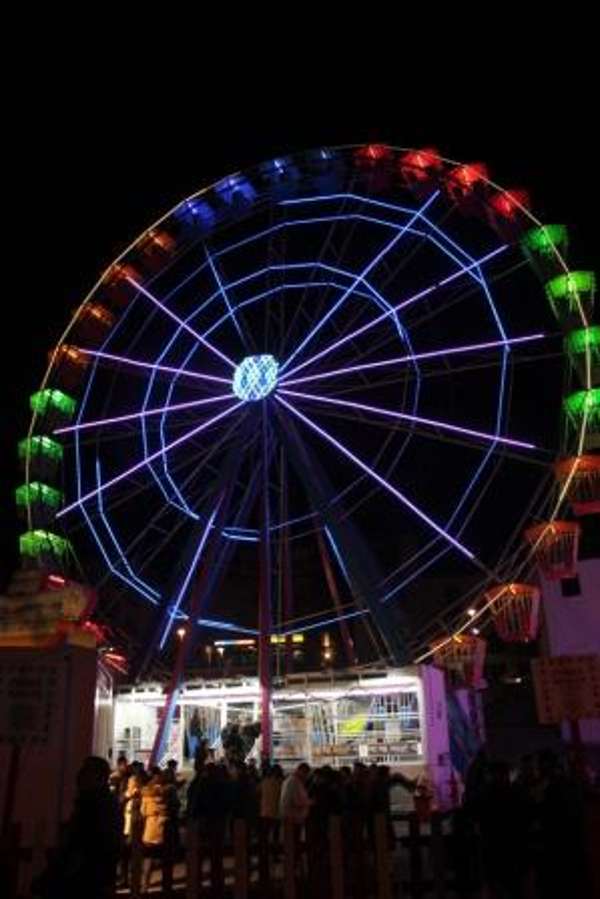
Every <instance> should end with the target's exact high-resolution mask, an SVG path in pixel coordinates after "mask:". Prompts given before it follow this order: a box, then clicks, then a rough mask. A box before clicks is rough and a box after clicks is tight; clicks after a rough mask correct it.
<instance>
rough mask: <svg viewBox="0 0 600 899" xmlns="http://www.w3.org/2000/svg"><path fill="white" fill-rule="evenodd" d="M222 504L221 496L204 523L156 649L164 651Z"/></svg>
mask: <svg viewBox="0 0 600 899" xmlns="http://www.w3.org/2000/svg"><path fill="white" fill-rule="evenodd" d="M222 502H223V496H221V497H220V498H219V499H218V501H217V504H216V506H215V508H214V509H213V511H212V514H211V515H210V517H209V519H208V521H207V522H206V525H205V527H204V530H203V531H202V533H201V535H200V539H199V541H198V544H197V546H196V550H195V552H194V556H193V558H192V561H191V563H190V567H189V568H188V570H187V572H186V574H185V577H184V578H183V582H182V584H181V587H180V589H179V592H178V594H177V596H176V597H175V602H174V603H173V605H172V606H171V608H170V609H169V614H168V616H167V620H166V623H165V626H164V628H163V630H162V633H161V636H160V640H159V643H158V648H159V649H160V650H162V649H164V646H165V643H166V642H167V638H168V636H169V634H170V633H171V630H172V628H173V623H174V621H175V619H176V618H177V616H178V613H179V609H180V608H181V604H182V602H183V600H184V598H185V595H186V593H187V589H188V587H189V585H190V581H191V579H192V577H193V575H194V572H195V571H196V570H197V568H198V565H199V562H200V559H201V557H202V553H203V552H204V548H205V546H206V541H207V540H208V536H209V534H210V532H211V530H212V526H213V522H214V520H215V518H216V516H217V512H218V511H219V508H220V506H221V503H222Z"/></svg>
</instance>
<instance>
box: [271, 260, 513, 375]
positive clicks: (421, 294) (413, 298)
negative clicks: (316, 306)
mask: <svg viewBox="0 0 600 899" xmlns="http://www.w3.org/2000/svg"><path fill="white" fill-rule="evenodd" d="M506 248H507V244H504V245H502V246H500V247H496V248H495V249H494V250H492V251H491V252H489V253H486V254H485V256H482V257H481V258H480V259H478V260H476V261H475V262H473V263H470V264H469V265H465V266H462V267H461V268H460V269H459V270H458V271H456V272H453V273H452V274H451V275H448V276H447V277H446V278H442V280H441V281H436V282H435V283H433V284H430V285H429V287H426V288H424V289H423V290H419V291H418V292H417V293H415V294H413V295H412V296H410V297H408V299H406V300H403V301H402V302H401V303H398V305H396V306H393V307H392V308H391V309H389V310H387V311H385V312H383V313H382V314H381V315H378V316H377V317H376V318H374V319H372V320H371V321H370V322H367V323H366V324H365V325H362V326H361V327H360V328H357V329H356V330H355V331H351V332H350V334H346V335H345V336H344V337H342V338H340V339H339V340H336V341H334V342H333V343H331V344H329V346H327V347H325V348H324V349H323V350H321V351H320V352H318V353H315V355H314V356H311V357H310V358H309V359H306V360H305V361H304V362H301V363H300V365H297V366H296V367H295V368H293V369H292V370H291V371H289V372H288V378H289V377H290V376H291V375H295V374H296V373H297V372H299V371H301V370H302V369H304V368H306V367H307V366H309V365H313V364H314V363H315V362H316V361H317V360H318V359H322V358H323V356H327V355H329V353H332V352H333V351H334V350H337V349H339V348H340V347H341V346H343V345H344V344H346V343H348V341H350V340H353V339H355V338H356V337H359V336H360V335H362V334H364V333H365V332H366V331H369V330H370V329H371V328H374V327H375V326H376V325H379V324H381V322H383V321H385V320H386V319H387V318H389V316H391V315H394V314H395V313H397V312H400V311H401V310H402V309H405V308H407V307H408V306H411V305H412V304H414V303H417V302H418V301H419V300H421V299H423V297H426V296H429V294H431V293H433V292H434V291H436V290H439V288H440V287H445V286H446V285H447V284H450V283H451V282H452V281H455V280H456V279H457V278H460V277H461V275H464V274H465V273H467V272H468V271H469V270H471V269H473V268H477V267H479V266H480V265H482V264H483V263H484V262H488V261H489V260H490V259H494V258H495V257H496V256H498V254H499V253H502V252H503V251H504V250H505V249H506ZM288 361H289V360H288ZM281 370H283V366H282V369H281Z"/></svg>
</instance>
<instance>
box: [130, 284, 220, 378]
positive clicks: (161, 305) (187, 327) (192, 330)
mask: <svg viewBox="0 0 600 899" xmlns="http://www.w3.org/2000/svg"><path fill="white" fill-rule="evenodd" d="M127 281H128V282H129V283H130V284H131V286H132V287H135V289H136V290H138V291H139V292H140V293H141V294H142V295H143V296H145V297H147V298H148V299H149V300H151V302H153V303H154V304H155V305H156V306H158V308H159V309H161V310H162V311H163V312H164V313H165V315H168V316H169V318H171V319H172V320H173V321H174V322H176V323H177V324H178V325H179V327H180V328H183V329H184V330H185V331H187V332H188V333H189V334H191V335H192V337H195V338H196V340H197V341H198V342H199V343H201V344H202V346H204V347H206V349H207V350H210V351H211V353H213V354H214V355H215V356H218V357H219V359H221V361H222V362H225V363H226V364H227V365H229V366H230V367H231V368H235V362H233V360H232V359H230V358H229V356H226V355H225V353H222V352H221V350H219V349H217V347H216V346H213V344H212V343H211V342H210V341H209V340H207V339H206V338H205V337H203V336H202V334H199V333H198V331H196V330H195V328H192V326H191V325H190V324H188V322H186V321H185V319H183V318H180V317H179V316H178V315H176V313H175V312H173V311H172V310H171V309H169V307H168V306H165V304H164V303H161V301H160V300H159V299H158V297H155V296H154V294H152V293H150V291H149V290H146V288H145V287H142V285H141V284H138V282H137V281H136V280H135V278H131V277H130V276H129V275H128V276H127Z"/></svg>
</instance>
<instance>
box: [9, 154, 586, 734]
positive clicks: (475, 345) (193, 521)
mask: <svg viewBox="0 0 600 899" xmlns="http://www.w3.org/2000/svg"><path fill="white" fill-rule="evenodd" d="M566 244H567V233H566V229H565V228H564V227H563V226H555V225H551V226H543V225H542V224H541V223H540V222H539V221H538V220H537V219H536V218H535V217H534V216H533V214H532V213H531V211H530V208H529V198H528V196H527V194H526V193H525V192H524V191H523V190H503V189H502V188H500V187H499V186H498V185H497V184H495V183H494V182H493V181H492V180H491V179H490V177H489V174H488V171H487V168H486V166H485V165H484V164H482V163H469V164H462V163H459V162H455V161H452V160H448V159H445V158H443V157H442V156H440V154H439V153H438V152H437V151H436V150H434V149H431V148H428V149H423V150H408V149H400V148H392V147H388V146H383V145H367V146H351V147H343V148H336V149H318V150H315V151H311V152H306V153H301V154H294V155H292V156H289V157H285V158H281V159H275V160H272V161H269V162H267V163H264V164H261V165H259V166H257V167H255V168H253V169H251V170H249V171H247V172H240V173H235V174H234V175H231V176H229V177H227V178H224V179H223V180H220V181H218V182H217V183H215V184H213V185H212V186H210V187H208V188H205V189H203V190H201V191H199V192H198V193H196V194H193V195H192V196H190V197H188V198H186V199H185V200H183V201H182V202H181V203H179V204H178V205H177V206H175V207H174V208H173V209H171V210H170V211H169V212H168V213H166V214H165V215H164V216H163V217H162V218H161V219H160V220H159V221H157V222H156V223H154V224H153V225H152V226H151V227H150V228H148V229H147V230H146V231H144V233H143V234H142V235H141V236H140V237H139V238H138V239H137V240H136V241H134V243H132V244H131V245H130V246H129V247H128V248H127V249H126V250H125V251H124V252H123V253H122V254H121V256H120V257H119V258H118V259H117V260H116V261H115V262H114V263H112V264H111V265H110V266H109V267H108V268H107V269H106V271H104V272H103V273H102V276H101V277H100V279H99V281H98V282H97V283H96V284H95V286H94V288H93V289H92V290H91V291H90V293H89V295H88V296H87V297H86V298H85V300H84V301H83V302H82V303H81V305H80V306H79V308H78V309H77V311H76V312H75V314H74V316H73V319H72V321H71V322H70V324H69V325H68V327H67V329H66V330H65V332H64V334H63V335H62V337H61V340H60V341H59V343H58V345H57V346H56V348H55V349H54V350H53V351H52V353H51V358H50V365H49V368H48V371H47V373H46V376H45V378H44V381H43V384H42V385H41V388H40V390H39V391H38V392H37V393H36V394H34V396H33V397H32V409H33V418H32V423H31V428H30V432H29V435H28V437H27V438H26V439H25V440H24V441H22V443H21V444H20V454H21V456H22V459H23V465H24V471H25V481H24V484H23V485H22V487H21V488H19V491H20V493H19V491H17V501H18V502H19V504H20V507H21V508H22V510H23V513H24V516H25V517H26V519H27V530H26V532H25V533H24V534H23V536H22V537H21V552H22V555H23V557H24V559H25V560H26V562H27V564H31V565H45V566H46V567H54V568H56V567H57V566H58V567H60V568H61V569H62V570H66V571H69V570H70V571H73V570H74V569H76V567H77V565H78V564H81V565H82V567H83V570H84V571H85V572H86V576H87V577H88V578H89V580H90V581H91V582H92V583H93V584H94V585H95V586H97V587H98V588H99V592H100V596H101V601H100V612H101V613H102V609H103V608H104V611H105V613H106V614H107V615H108V617H110V614H111V613H112V612H113V611H114V613H115V614H117V612H118V608H119V607H120V606H123V605H126V606H127V607H128V608H129V609H132V610H133V612H130V615H129V621H130V625H129V626H130V630H133V631H134V634H135V637H136V638H137V640H138V644H139V645H138V649H139V650H140V652H141V656H142V657H143V662H142V663H141V664H145V665H146V666H147V665H149V664H152V662H153V660H155V659H160V658H163V659H168V660H170V661H169V665H173V666H174V670H175V672H176V674H175V680H177V678H180V677H181V674H182V671H183V666H184V664H185V663H186V660H189V658H190V653H191V652H192V651H193V647H194V644H195V642H197V640H198V634H199V633H204V632H206V631H207V630H208V631H209V632H214V631H226V632H228V633H231V634H237V635H250V636H252V637H253V638H256V640H257V644H258V657H259V658H258V663H259V670H260V678H261V685H262V689H263V699H264V702H263V707H265V704H268V693H269V684H270V676H271V672H272V659H271V655H272V647H273V645H277V644H278V642H279V643H280V642H282V641H283V642H285V641H286V640H287V639H288V638H290V639H291V636H292V635H293V634H298V633H303V632H304V631H307V630H311V629H315V630H317V629H319V628H323V627H329V628H331V627H336V628H339V633H340V642H341V646H342V649H343V653H344V660H345V662H346V663H347V664H349V665H354V664H356V663H357V662H359V661H369V660H384V661H387V662H394V663H398V664H404V663H407V662H410V661H414V660H422V659H425V658H427V657H428V656H429V655H430V654H431V653H432V652H434V653H435V652H437V654H438V657H440V658H441V657H443V655H444V653H443V648H444V647H450V648H454V649H455V648H456V645H457V643H456V640H455V639H454V638H455V637H456V635H460V634H463V633H464V634H465V636H467V634H468V633H469V629H470V630H472V629H473V621H472V620H471V619H473V618H475V619H476V620H477V621H478V622H479V625H480V626H484V625H485V623H486V622H487V621H492V620H493V618H494V614H495V613H496V612H497V611H498V608H499V607H500V605H503V606H506V602H505V599H506V596H508V595H509V592H507V591H508V586H509V585H510V586H511V588H514V587H515V585H517V586H518V585H519V584H522V583H523V582H527V579H528V578H529V576H530V573H531V570H532V567H533V565H534V564H535V562H536V560H537V561H539V559H540V558H541V555H542V554H544V553H545V558H546V562H547V565H550V564H553V563H552V559H553V558H554V556H553V553H554V554H555V553H556V545H557V542H560V540H562V544H561V545H568V547H570V550H569V551H571V552H572V547H573V545H574V541H575V540H576V533H577V528H576V526H575V524H574V523H573V522H562V523H559V522H557V516H558V515H559V514H560V512H561V509H563V508H565V504H566V503H567V502H571V504H572V506H573V508H575V507H577V505H578V504H579V512H578V513H577V512H576V514H582V513H583V514H585V513H586V512H594V511H598V507H599V504H600V485H599V479H600V465H599V461H600V460H599V456H598V454H597V450H598V447H599V438H598V434H599V431H600V421H599V418H600V413H599V409H600V397H599V389H598V387H597V384H598V370H599V355H600V330H599V328H598V327H597V326H596V325H594V324H593V323H592V314H593V301H594V290H595V280H594V275H593V273H591V272H587V271H577V272H570V271H569V269H568V268H567V265H566V262H565V256H566ZM565 335H566V344H565V348H566V352H564V349H563V338H564V337H565ZM567 357H568V358H569V360H570V361H569V362H568V364H565V360H566V359H567ZM561 403H564V415H563V417H562V419H561V416H560V414H559V410H560V405H561ZM557 459H560V461H559V464H558V468H557V471H556V472H554V469H553V465H554V464H555V463H556V461H557ZM526 525H531V526H532V527H534V528H537V530H536V531H535V533H533V531H532V530H531V529H530V531H529V532H528V533H529V539H528V540H525V541H524V540H523V530H524V528H525V526H526ZM565 527H566V531H565ZM561 528H562V530H561ZM240 559H241V560H242V563H241V566H240V565H239V564H238V562H239V560H240ZM307 559H317V560H318V565H319V566H320V568H319V571H320V572H321V576H320V578H319V580H318V587H317V588H316V589H315V587H314V583H312V584H308V585H303V582H302V571H303V565H304V564H305V563H306V560H307ZM253 566H254V567H253ZM232 571H235V572H238V574H237V580H236V579H234V581H231V572H232ZM239 572H241V574H240V573H239ZM244 572H246V575H244ZM254 573H255V574H256V577H255V576H254ZM441 581H443V582H444V583H446V584H448V583H449V584H450V585H453V584H454V585H459V586H458V587H456V588H455V589H454V590H453V591H452V590H450V592H449V593H448V594H447V595H445V596H440V595H439V594H438V593H436V590H438V586H436V585H439V583H440V582H441ZM228 584H229V587H228ZM307 592H308V593H311V594H315V595H314V596H312V597H311V598H312V599H314V600H315V601H314V602H312V604H311V602H309V601H308V600H307V596H306V593H307ZM514 592H515V591H514V589H513V593H512V594H510V595H511V596H512V595H513V594H514ZM517 592H518V591H517ZM103 597H106V601H105V600H104V599H103ZM474 597H475V598H476V597H487V598H486V599H485V601H483V602H481V603H476V601H475V599H474ZM530 599H531V597H530ZM520 601H521V600H520ZM528 601H529V600H528ZM103 603H104V606H103ZM474 605H475V606H476V608H475V609H474V610H473V611H474V614H473V615H471V617H470V619H468V620H466V619H465V609H466V608H467V606H468V607H469V608H470V607H472V606H474ZM509 605H510V604H509ZM530 605H531V603H530ZM521 606H522V603H521ZM520 608H521V607H520ZM510 609H511V610H512V611H511V614H512V613H513V612H514V603H513V605H510ZM138 610H139V614H140V619H139V620H141V616H142V610H144V611H143V620H144V625H143V627H142V626H141V625H140V626H139V629H138V625H137V621H138ZM506 614H508V612H506V613H505V615H504V618H502V616H500V618H498V616H497V615H496V619H497V623H498V621H499V620H502V621H503V622H504V626H506ZM519 614H521V615H522V609H521V612H519ZM519 620H520V619H519ZM531 620H532V618H531V615H530V617H529V618H528V619H527V622H528V623H529V624H530V623H531ZM440 628H442V630H443V632H444V634H445V636H444V637H443V639H442V640H441V642H440V641H439V640H438V642H437V644H436V646H435V647H434V648H433V649H432V646H431V644H432V640H433V638H434V637H435V636H437V635H438V634H439V631H440ZM138 631H139V632H138ZM176 632H180V636H181V637H182V639H178V640H176V639H175V634H176ZM459 642H460V641H459ZM465 645H466V643H465V642H464V641H463V642H462V644H461V652H463V653H464V647H465ZM440 653H441V655H440ZM262 724H263V741H264V742H263V749H264V747H265V746H268V727H269V725H268V714H267V713H265V714H264V715H263V721H262Z"/></svg>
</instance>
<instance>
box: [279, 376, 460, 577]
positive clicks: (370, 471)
mask: <svg viewBox="0 0 600 899" xmlns="http://www.w3.org/2000/svg"><path fill="white" fill-rule="evenodd" d="M275 397H276V399H277V400H278V402H280V403H282V404H283V405H284V406H285V407H286V409H288V410H289V411H290V412H292V414H293V415H295V416H296V417H297V418H299V419H300V420H301V421H303V422H304V424H305V425H307V426H308V427H309V428H311V430H313V431H315V432H316V433H317V434H319V435H320V436H321V437H323V439H324V440H327V441H328V443H330V444H331V445H332V446H334V447H335V448H336V449H337V450H339V452H340V453H342V455H344V456H346V458H348V459H350V461H351V462H354V464H355V465H357V466H358V468H360V469H362V471H364V472H366V474H368V475H370V476H371V477H372V478H373V480H375V481H377V483H378V484H381V486H382V487H384V488H385V489H386V490H387V491H388V492H389V493H391V494H392V496H395V497H396V498H397V499H399V500H400V502H401V503H403V504H404V505H405V506H407V508H409V509H410V510H411V511H412V512H414V513H415V515H417V517H418V518H420V519H421V520H422V521H424V522H426V524H428V525H429V527H430V528H432V529H433V530H434V531H435V532H436V533H437V534H439V535H440V536H441V537H444V539H446V540H447V541H448V542H449V543H451V544H452V545H453V546H454V547H456V549H458V550H460V552H461V553H463V554H464V555H465V556H467V558H469V559H475V555H474V554H473V553H472V552H471V551H470V550H468V549H467V548H466V547H465V546H463V545H462V543H459V542H458V540H455V539H454V537H452V535H451V534H449V533H448V532H447V531H445V530H444V529H443V528H442V527H440V525H439V524H437V523H436V522H435V521H434V520H433V519H432V518H430V517H429V515H427V514H426V513H425V512H423V511H422V509H419V507H418V506H416V505H415V504H414V503H413V502H411V501H410V500H409V499H408V497H407V496H405V495H404V494H403V493H401V492H400V490H398V488H397V487H394V486H393V485H392V484H390V483H389V482H388V481H386V480H385V478H382V477H381V475H379V474H377V472H376V471H375V470H374V469H372V468H370V466H368V465H367V464H366V462H363V461H362V459H359V458H358V456H355V455H354V453H353V452H351V451H350V450H349V449H348V448H347V447H345V446H344V445H343V444H342V443H340V441H339V440H337V439H336V438H335V437H334V436H333V435H332V434H329V433H328V431H325V430H324V429H323V428H322V427H320V425H318V424H316V423H315V422H314V421H312V420H311V419H310V418H307V417H306V415H303V414H302V412H300V411H299V410H298V409H296V408H295V407H294V406H292V405H291V404H290V403H288V402H287V400H284V399H283V397H282V396H280V394H279V393H276V394H275Z"/></svg>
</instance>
